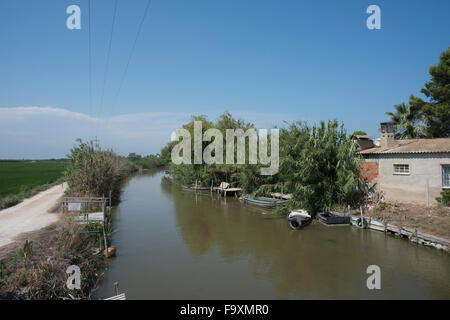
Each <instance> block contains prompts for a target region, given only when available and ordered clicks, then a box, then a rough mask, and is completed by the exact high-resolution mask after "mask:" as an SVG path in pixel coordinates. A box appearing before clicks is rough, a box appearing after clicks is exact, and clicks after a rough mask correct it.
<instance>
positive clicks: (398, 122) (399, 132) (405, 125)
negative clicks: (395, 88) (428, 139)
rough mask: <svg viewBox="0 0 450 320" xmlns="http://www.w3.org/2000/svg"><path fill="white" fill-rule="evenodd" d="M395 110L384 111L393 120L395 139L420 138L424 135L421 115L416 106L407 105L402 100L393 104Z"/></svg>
mask: <svg viewBox="0 0 450 320" xmlns="http://www.w3.org/2000/svg"><path fill="white" fill-rule="evenodd" d="M394 108H395V110H396V112H395V113H393V112H386V115H388V116H390V117H391V121H393V122H394V129H395V135H396V138H397V139H414V138H422V137H424V135H425V130H426V129H425V127H424V126H423V115H422V112H421V110H420V108H418V107H417V106H411V105H407V104H405V103H404V102H402V103H401V104H397V105H395V106H394Z"/></svg>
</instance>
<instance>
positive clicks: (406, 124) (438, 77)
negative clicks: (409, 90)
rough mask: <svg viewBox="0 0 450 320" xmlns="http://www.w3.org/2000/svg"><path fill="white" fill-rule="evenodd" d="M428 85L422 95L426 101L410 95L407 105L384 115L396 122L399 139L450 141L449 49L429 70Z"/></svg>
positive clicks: (397, 106) (400, 105) (397, 107)
mask: <svg viewBox="0 0 450 320" xmlns="http://www.w3.org/2000/svg"><path fill="white" fill-rule="evenodd" d="M429 73H430V75H431V81H428V82H426V83H425V88H422V89H421V92H422V93H423V94H424V95H425V96H426V98H427V99H426V101H424V100H422V99H421V98H419V97H416V96H414V95H411V96H410V98H409V104H408V105H406V104H404V103H401V104H399V105H396V106H394V107H395V109H396V112H395V113H392V112H387V113H386V114H387V115H390V116H391V120H392V121H394V122H395V124H396V125H395V126H396V129H397V130H398V133H397V136H398V137H399V138H403V139H405V138H419V137H424V136H425V137H428V138H441V137H450V47H449V48H448V49H447V50H446V51H444V52H443V53H442V54H441V57H440V60H439V63H438V65H436V66H432V67H430V69H429Z"/></svg>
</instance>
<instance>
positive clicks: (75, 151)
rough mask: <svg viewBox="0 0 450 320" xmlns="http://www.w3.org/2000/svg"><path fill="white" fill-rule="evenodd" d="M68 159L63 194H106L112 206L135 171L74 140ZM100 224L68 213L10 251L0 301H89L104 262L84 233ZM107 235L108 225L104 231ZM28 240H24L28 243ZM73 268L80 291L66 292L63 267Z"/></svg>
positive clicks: (2, 269) (0, 275) (0, 277)
mask: <svg viewBox="0 0 450 320" xmlns="http://www.w3.org/2000/svg"><path fill="white" fill-rule="evenodd" d="M77 142H78V145H77V146H75V147H74V148H72V150H71V153H70V155H69V156H68V158H69V159H68V163H67V168H66V170H65V174H64V177H65V180H66V181H67V183H68V185H69V189H68V191H67V195H70V196H95V197H99V196H102V195H105V196H106V195H109V192H110V191H111V192H112V195H113V196H112V200H113V202H115V203H117V202H118V201H119V197H120V188H121V183H122V181H123V179H124V178H125V177H127V176H128V175H129V174H131V173H132V172H134V171H135V170H136V168H135V166H134V165H133V164H132V163H131V162H130V161H129V160H128V159H126V158H124V157H120V156H118V155H116V154H115V153H114V152H112V151H111V150H102V149H101V147H100V146H99V145H98V144H94V143H93V142H89V143H88V142H83V141H81V140H77ZM99 229H100V225H98V224H92V223H91V224H89V225H79V224H77V223H75V222H74V221H73V216H72V215H70V214H67V215H65V216H63V218H62V219H60V221H59V222H58V223H56V224H55V225H53V226H50V227H48V228H45V229H44V230H43V231H40V232H36V233H35V234H31V235H27V238H30V239H32V241H33V242H29V241H27V242H26V243H25V246H23V247H22V246H20V245H18V244H15V247H14V248H13V249H12V250H10V252H8V253H7V254H5V255H4V256H0V257H1V259H2V260H1V261H0V298H1V297H3V298H9V299H86V298H89V297H90V292H91V289H92V288H93V287H94V286H95V284H96V282H97V280H98V278H99V276H100V273H101V269H102V268H103V267H105V266H106V259H105V258H104V257H103V256H102V255H101V252H100V251H99V250H98V245H99V240H98V237H97V236H95V235H93V234H89V233H85V232H84V231H95V230H99ZM107 229H108V230H107V233H110V227H107ZM27 240H28V239H27ZM74 264H75V265H78V266H79V267H80V269H81V270H82V272H81V289H80V290H68V289H67V287H66V281H67V274H66V269H67V267H68V266H70V265H74Z"/></svg>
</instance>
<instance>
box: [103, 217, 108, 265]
mask: <svg viewBox="0 0 450 320" xmlns="http://www.w3.org/2000/svg"><path fill="white" fill-rule="evenodd" d="M103 240H104V241H105V255H106V257H107V258H109V254H108V242H107V241H106V231H105V224H103Z"/></svg>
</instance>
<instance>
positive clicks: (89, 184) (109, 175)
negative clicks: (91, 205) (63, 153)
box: [65, 140, 134, 203]
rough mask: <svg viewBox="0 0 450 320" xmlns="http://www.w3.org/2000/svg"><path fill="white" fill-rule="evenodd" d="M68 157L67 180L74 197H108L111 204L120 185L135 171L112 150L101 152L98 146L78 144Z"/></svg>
mask: <svg viewBox="0 0 450 320" xmlns="http://www.w3.org/2000/svg"><path fill="white" fill-rule="evenodd" d="M77 141H78V145H77V146H75V147H73V148H72V150H71V153H70V155H69V160H70V161H69V166H68V168H67V171H66V175H65V176H66V179H67V183H68V184H69V188H70V189H69V192H70V194H71V195H73V196H93V197H101V196H109V192H110V191H111V192H112V200H113V203H116V202H117V201H118V199H119V195H120V185H121V182H122V180H123V178H125V177H126V176H127V175H128V174H129V173H131V172H132V171H133V170H134V166H133V165H132V164H131V162H130V161H129V160H128V159H126V158H124V157H120V156H118V155H116V154H115V153H113V152H112V151H111V150H102V149H101V148H100V146H99V145H98V144H94V143H93V142H90V143H87V142H83V141H81V140H77Z"/></svg>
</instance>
